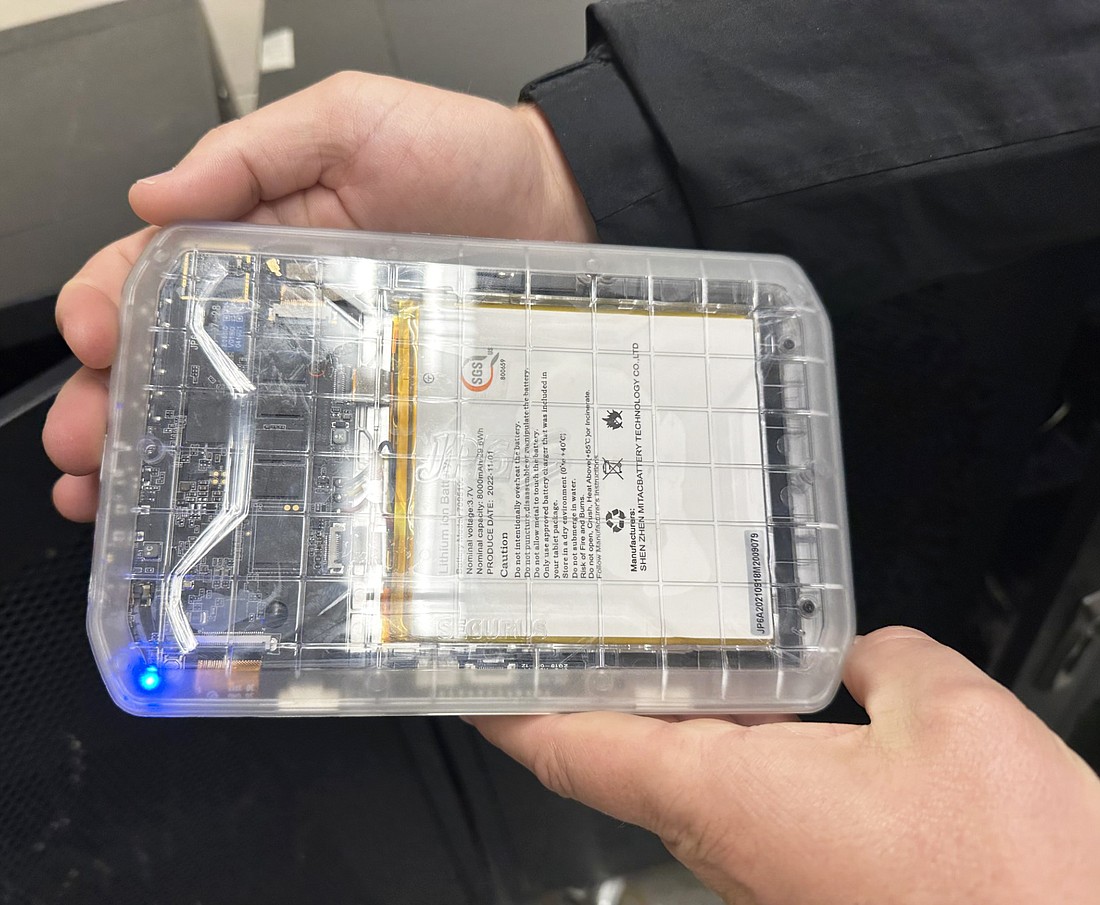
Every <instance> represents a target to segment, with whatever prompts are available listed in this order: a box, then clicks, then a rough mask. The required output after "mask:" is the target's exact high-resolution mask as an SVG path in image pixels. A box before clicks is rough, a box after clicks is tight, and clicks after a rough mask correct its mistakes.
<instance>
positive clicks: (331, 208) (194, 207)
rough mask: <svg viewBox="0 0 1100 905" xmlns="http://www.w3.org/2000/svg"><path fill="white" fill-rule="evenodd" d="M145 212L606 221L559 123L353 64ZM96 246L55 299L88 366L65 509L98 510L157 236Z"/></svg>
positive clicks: (71, 430) (144, 183)
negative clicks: (116, 391)
mask: <svg viewBox="0 0 1100 905" xmlns="http://www.w3.org/2000/svg"><path fill="white" fill-rule="evenodd" d="M130 203H131V205H132V206H133V208H134V211H135V212H136V213H137V214H138V216H140V217H141V218H142V219H144V220H146V221H148V222H149V223H152V224H158V225H164V224H166V223H170V222H172V221H175V220H185V219H205V220H243V221H247V222H249V223H268V224H284V225H291V226H319V227H336V228H346V229H369V230H378V231H395V232H427V233H445V234H453V235H474V236H495V237H500V238H517V239H559V240H570V241H578V242H579V241H591V240H593V239H594V238H595V228H594V226H593V224H592V220H591V217H590V216H589V214H588V210H587V208H586V207H585V204H584V200H583V199H582V198H581V195H580V192H579V190H578V188H577V185H576V183H575V181H574V180H573V176H572V173H571V171H570V169H569V166H568V164H567V163H566V162H565V158H564V156H563V155H562V153H561V150H560V148H559V147H558V145H557V142H556V140H555V139H554V136H553V133H552V132H551V131H550V128H549V126H548V125H547V124H546V123H545V121H544V120H543V119H542V117H541V115H540V114H539V113H538V111H537V110H536V109H535V108H533V107H518V108H514V109H509V108H507V107H503V106H501V105H500V104H495V103H492V102H491V101H487V100H482V99H479V98H474V97H469V96H467V95H463V94H454V93H452V92H449V91H440V90H438V89H435V88H429V87H427V86H424V85H417V84H414V83H412V82H405V81H400V80H398V79H391V78H385V77H382V76H371V75H366V74H363V73H341V74H340V75H336V76H333V77H332V78H330V79H327V80H325V81H324V82H321V83H319V84H317V85H314V86H313V87H311V88H308V89H306V90H305V91H302V92H299V93H298V94H295V95H294V96H292V97H288V98H286V99H285V100H282V101H279V102H277V103H274V104H271V105H270V106H268V107H264V108H263V109H261V110H258V111H256V112H255V113H253V114H250V115H249V116H246V117H244V118H243V119H240V120H237V121H235V122H232V123H228V124H226V125H224V126H221V127H219V128H217V129H215V130H214V131H212V132H210V133H209V134H208V135H206V136H205V137H204V138H203V139H202V140H201V141H200V142H199V143H198V144H197V145H196V146H195V148H194V150H192V151H191V152H190V153H189V154H188V155H187V156H186V157H185V158H184V159H183V160H182V161H181V162H180V164H179V165H178V166H176V167H175V169H173V170H171V171H169V172H167V173H162V174H160V175H158V176H152V177H150V178H148V179H143V180H141V181H140V182H138V183H137V184H135V185H134V187H133V188H132V189H131V190H130ZM152 232H153V230H152V229H146V230H143V231H142V232H139V233H135V234H134V235H132V236H128V237H127V238H125V239H122V240H120V241H118V242H116V243H114V244H113V245H110V246H108V247H107V248H105V249H104V250H102V251H101V252H99V253H98V254H97V255H95V256H94V257H93V258H92V259H91V260H90V261H88V263H87V264H86V265H85V266H84V268H83V269H82V270H81V271H80V273H78V274H77V275H76V276H75V277H73V279H72V280H70V281H69V283H67V284H66V286H65V287H64V289H63V290H62V291H61V294H60V295H59V297H58V300H57V323H58V327H59V329H60V330H61V333H62V334H63V335H64V337H65V341H66V342H67V343H68V344H69V347H70V348H71V349H72V351H73V353H74V354H75V355H76V357H77V358H79V359H80V361H81V362H82V363H83V365H84V367H83V368H82V369H81V371H80V372H78V373H77V374H76V376H74V377H73V378H72V379H71V380H70V381H69V382H68V383H67V384H66V385H65V387H64V388H63V389H62V390H61V392H60V393H59V394H58V397H57V400H56V402H55V403H54V405H53V408H52V409H51V411H50V414H49V416H48V418H47V420H46V426H45V429H44V431H43V443H44V445H45V447H46V452H47V453H48V454H49V456H50V458H51V459H52V460H53V461H54V464H56V465H57V466H58V467H59V468H60V469H61V470H62V471H64V472H66V474H65V475H63V476H62V477H61V479H60V480H59V481H58V482H57V485H56V486H55V488H54V503H55V505H56V506H57V508H58V510H59V511H60V512H61V513H62V515H65V516H67V517H69V518H72V519H77V520H82V521H83V520H89V519H92V518H94V517H95V509H96V500H97V496H98V493H99V481H98V471H99V464H100V460H101V458H102V455H103V438H104V435H105V432H106V423H107V382H106V378H107V374H108V370H107V369H108V368H110V366H111V363H112V362H113V361H114V357H115V353H116V347H117V344H118V305H119V299H120V296H121V293H122V284H123V282H124V281H125V279H126V276H127V274H128V273H129V272H130V269H131V267H132V266H133V264H134V261H135V260H136V259H137V256H138V255H139V254H140V253H141V250H142V249H143V248H144V247H145V244H146V243H147V242H148V241H149V238H150V237H151V235H152Z"/></svg>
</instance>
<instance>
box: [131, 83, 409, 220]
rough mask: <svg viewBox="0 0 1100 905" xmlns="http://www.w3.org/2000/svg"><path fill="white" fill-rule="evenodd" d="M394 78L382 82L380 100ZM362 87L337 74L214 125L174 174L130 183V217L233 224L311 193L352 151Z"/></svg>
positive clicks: (167, 173)
mask: <svg viewBox="0 0 1100 905" xmlns="http://www.w3.org/2000/svg"><path fill="white" fill-rule="evenodd" d="M392 81H393V80H387V79H379V83H378V85H377V87H378V88H379V89H380V90H379V94H380V95H381V94H384V93H385V89H387V88H388V87H389V83H390V82H392ZM360 89H361V81H360V79H359V78H358V77H357V76H355V75H353V74H348V73H340V74H338V75H334V76H332V77H331V78H328V79H325V80H324V81H323V82H319V83H317V84H316V85H312V86H310V87H309V88H306V89H305V90H303V91H299V92H298V93H296V94H293V95H291V96H289V97H286V98H283V99H282V100H280V101H277V102H275V103H273V104H270V105H268V106H266V107H262V108H261V109H259V110H256V111H255V112H253V113H250V114H248V115H247V116H245V117H243V118H241V119H239V120H235V121H233V122H230V123H226V124H225V125H222V126H219V127H218V128H216V129H214V130H212V131H211V132H208V133H207V134H206V135H205V136H203V138H202V139H201V140H200V141H199V142H198V144H196V145H195V147H194V148H193V149H192V150H191V151H190V152H189V153H188V154H187V156H186V157H184V158H183V160H182V161H180V163H179V164H178V165H177V166H176V167H175V168H174V169H172V170H169V171H167V172H165V173H160V174H158V175H156V176H150V177H148V178H147V179H142V180H139V181H138V182H136V183H134V185H133V187H132V188H131V189H130V204H131V206H132V207H133V209H134V212H135V213H136V214H137V215H138V216H139V217H141V218H142V219H144V220H146V221H148V222H150V223H155V224H158V225H163V224H165V223H169V222H171V221H173V220H185V219H210V220H235V219H237V218H239V217H243V216H245V215H246V214H247V213H248V212H249V211H251V210H252V209H253V208H255V207H256V205H258V204H259V203H260V202H261V201H268V200H272V199H276V198H282V197H283V196H285V195H290V194H292V193H294V192H297V191H301V190H303V189H308V188H310V187H311V186H313V185H315V184H316V183H317V182H318V181H319V180H320V179H321V178H322V176H323V174H324V173H325V171H326V169H327V168H329V167H330V166H332V165H334V164H337V163H339V162H341V161H343V160H345V159H346V158H347V157H349V156H351V154H353V153H354V151H355V148H356V144H357V137H356V133H357V126H356V123H355V119H354V117H353V116H349V115H347V113H348V109H349V107H350V106H351V98H352V95H353V94H354V92H355V91H356V90H360ZM380 101H381V99H380ZM380 106H381V102H380ZM333 225H335V224H333Z"/></svg>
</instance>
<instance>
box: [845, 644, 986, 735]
mask: <svg viewBox="0 0 1100 905" xmlns="http://www.w3.org/2000/svg"><path fill="white" fill-rule="evenodd" d="M844 684H845V685H846V686H847V687H848V690H849V691H850V692H851V693H852V697H854V698H855V699H856V701H858V702H859V703H860V704H861V705H862V706H863V708H864V709H865V710H866V711H867V713H868V714H869V715H870V717H871V722H872V724H873V725H876V726H878V727H879V728H890V727H891V726H895V727H896V728H899V729H903V730H904V729H906V728H907V727H908V726H909V725H911V723H912V722H913V720H914V719H919V718H920V717H922V716H923V715H925V714H927V713H929V712H932V711H933V710H935V709H937V708H939V707H940V706H941V705H942V704H943V702H944V701H945V700H946V699H947V698H948V696H949V695H954V694H957V693H959V692H960V691H965V690H967V689H976V690H977V689H981V690H985V691H992V692H996V691H1001V692H1004V693H1006V694H1007V690H1006V689H1004V687H1003V686H1001V685H999V684H998V683H997V682H995V681H994V680H993V679H991V678H990V677H989V676H987V675H986V674H985V673H984V672H982V671H981V670H980V669H979V668H978V667H977V666H975V665H974V664H973V663H971V662H970V661H969V660H967V659H966V657H964V656H963V655H962V654H960V653H958V652H957V651H954V650H952V649H951V648H949V647H946V646H944V645H943V644H940V643H939V642H937V641H934V640H933V639H932V638H930V637H928V635H926V634H924V632H920V631H917V630H916V629H912V628H905V627H901V626H895V627H891V628H884V629H879V630H878V631H876V632H872V633H871V634H870V635H867V636H866V637H863V638H857V639H856V644H855V645H853V647H852V650H851V653H850V654H849V655H848V661H847V663H846V664H845V667H844ZM883 724H886V725H885V726H884V725H883Z"/></svg>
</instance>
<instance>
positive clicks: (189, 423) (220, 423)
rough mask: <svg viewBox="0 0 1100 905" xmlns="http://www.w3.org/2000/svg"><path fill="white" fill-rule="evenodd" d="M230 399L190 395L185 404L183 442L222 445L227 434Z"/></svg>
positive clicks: (203, 394)
mask: <svg viewBox="0 0 1100 905" xmlns="http://www.w3.org/2000/svg"><path fill="white" fill-rule="evenodd" d="M231 407H232V399H230V397H229V396H220V395H216V394H213V393H190V394H189V395H188V397H187V402H186V414H185V418H186V421H185V423H184V427H183V442H184V443H194V444H214V443H217V444H224V443H225V438H226V436H227V435H228V434H229V413H230V409H231Z"/></svg>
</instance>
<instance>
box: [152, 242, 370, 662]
mask: <svg viewBox="0 0 1100 905" xmlns="http://www.w3.org/2000/svg"><path fill="white" fill-rule="evenodd" d="M347 296H351V297H350V298H349V297H345V295H342V294H341V293H340V292H338V291H336V290H334V289H332V288H322V285H321V264H320V262H319V261H318V260H316V259H295V258H276V257H269V258H267V259H264V260H261V259H259V258H257V257H255V256H252V255H230V254H216V253H203V252H194V253H190V254H188V255H186V256H184V257H183V259H182V260H181V262H180V266H179V269H178V271H177V272H176V273H175V274H173V275H172V277H171V278H170V279H169V280H167V281H166V283H165V285H164V291H163V293H162V297H161V307H160V311H159V315H158V322H159V324H160V325H161V326H158V327H157V328H156V329H155V330H154V336H153V337H152V339H153V342H154V354H153V359H152V368H151V373H150V380H149V391H148V409H147V415H146V418H145V422H146V428H147V433H146V437H145V438H144V440H143V447H142V461H143V464H142V468H141V481H140V490H139V497H138V514H137V518H136V524H135V532H134V549H133V576H134V577H133V580H132V582H131V605H130V626H131V632H132V634H133V637H134V639H135V640H136V641H139V642H147V643H153V644H156V643H158V642H159V641H160V640H161V639H162V638H164V637H165V635H166V634H169V635H171V634H173V633H174V635H175V637H176V639H177V640H179V641H181V642H182V646H183V647H184V648H189V649H191V650H194V651H197V652H199V654H200V655H201V653H202V651H203V650H204V649H205V650H209V651H210V652H211V654H212V655H213V656H214V658H215V660H218V659H220V658H221V657H223V656H224V655H225V652H226V651H227V650H228V649H233V650H235V651H236V652H237V654H238V656H240V655H241V654H242V652H246V651H248V650H250V649H251V650H253V651H254V652H255V655H256V657H261V656H264V655H272V654H277V653H278V652H279V649H280V646H282V645H287V646H288V647H290V648H293V649H294V650H297V648H298V645H299V642H300V643H302V644H304V645H306V646H307V647H311V648H315V649H322V650H323V649H324V648H326V647H327V646H330V645H331V646H336V647H342V646H344V645H346V644H347V643H348V642H349V641H351V640H353V638H355V636H356V633H358V640H359V641H360V642H362V641H363V640H364V638H365V634H364V632H365V625H366V622H367V619H368V615H367V614H368V612H369V611H373V614H374V616H375V618H377V613H378V607H379V602H378V598H379V596H380V593H381V587H382V569H383V566H384V559H385V554H386V551H385V548H384V535H385V530H386V518H385V516H384V514H383V512H382V509H383V503H384V495H385V494H384V485H385V474H384V468H383V457H384V454H385V452H386V450H387V448H388V446H389V406H388V402H387V396H388V393H389V387H388V369H387V368H388V356H389V353H390V335H389V332H390V331H389V321H388V320H386V319H383V318H380V317H379V312H378V310H377V306H376V304H374V300H373V298H372V299H371V303H370V304H364V303H361V302H357V300H356V299H355V297H354V294H353V293H352V292H348V293H347ZM181 378H182V379H181ZM242 427H248V428H250V430H249V431H247V432H242V431H241V428H242ZM391 521H392V513H391ZM353 563H354V566H353ZM353 573H354V574H353ZM353 579H354V581H353ZM174 586H175V593H176V595H177V599H175V600H170V601H162V600H161V599H160V598H161V596H162V595H164V596H167V595H171V594H172V593H173V587H174ZM353 596H354V597H355V606H354V607H353V606H352V600H351V598H352V597H353ZM353 610H354V612H353ZM173 613H175V614H176V615H175V618H174V619H173Z"/></svg>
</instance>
